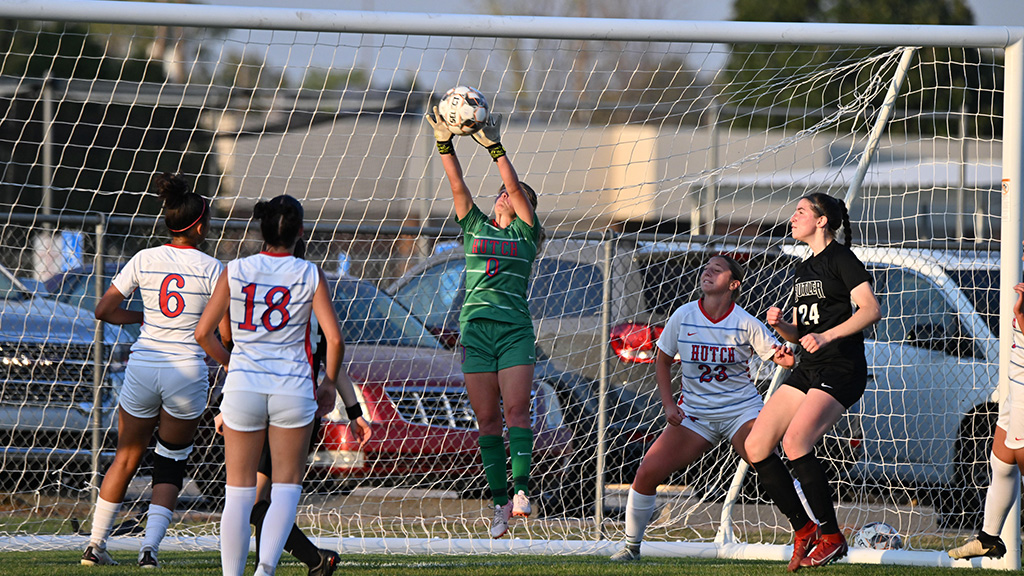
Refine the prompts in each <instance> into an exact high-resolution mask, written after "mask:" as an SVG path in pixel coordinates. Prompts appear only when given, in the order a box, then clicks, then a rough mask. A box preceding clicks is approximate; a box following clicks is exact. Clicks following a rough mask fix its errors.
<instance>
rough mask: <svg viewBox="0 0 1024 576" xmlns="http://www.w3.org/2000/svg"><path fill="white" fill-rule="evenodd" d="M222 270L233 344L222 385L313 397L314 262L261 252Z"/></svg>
mask: <svg viewBox="0 0 1024 576" xmlns="http://www.w3.org/2000/svg"><path fill="white" fill-rule="evenodd" d="M227 275H228V289H229V291H230V294H231V308H230V316H231V339H232V341H233V342H234V347H233V348H232V350H231V361H230V363H229V364H228V374H227V377H226V378H225V380H224V390H225V391H247V392H259V393H262V394H283V395H290V396H303V397H310V398H312V397H313V374H312V368H311V364H310V363H311V361H312V358H311V352H310V351H311V345H310V341H309V319H310V316H311V314H312V310H313V293H314V292H316V287H317V285H318V284H319V282H320V274H319V269H318V268H317V266H316V264H313V263H312V262H308V261H306V260H302V259H300V258H295V257H294V256H291V255H277V254H269V253H266V252H262V253H260V254H255V255H253V256H249V257H247V258H241V259H238V260H233V261H231V262H229V263H228V266H227Z"/></svg>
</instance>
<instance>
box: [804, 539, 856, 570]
mask: <svg viewBox="0 0 1024 576" xmlns="http://www.w3.org/2000/svg"><path fill="white" fill-rule="evenodd" d="M849 549H850V548H849V546H847V545H846V538H844V537H843V535H842V533H836V534H823V535H822V536H821V538H819V539H818V545H817V546H815V547H814V550H811V553H810V554H808V555H807V557H806V558H804V559H803V560H801V561H800V566H801V567H812V566H824V565H825V564H831V563H833V562H835V561H836V560H839V559H840V558H842V557H843V556H846V552H847V550H849Z"/></svg>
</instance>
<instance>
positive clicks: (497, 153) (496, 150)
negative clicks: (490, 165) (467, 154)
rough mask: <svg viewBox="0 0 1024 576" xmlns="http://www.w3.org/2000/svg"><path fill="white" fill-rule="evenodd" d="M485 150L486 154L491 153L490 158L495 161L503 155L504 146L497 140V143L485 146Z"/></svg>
mask: <svg viewBox="0 0 1024 576" xmlns="http://www.w3.org/2000/svg"><path fill="white" fill-rule="evenodd" d="M487 152H488V154H490V155H491V160H494V161H495V162H497V161H498V158H501V157H502V156H504V155H505V147H504V146H502V145H501V142H498V143H497V144H494V145H493V146H488V147H487Z"/></svg>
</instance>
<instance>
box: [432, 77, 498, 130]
mask: <svg viewBox="0 0 1024 576" xmlns="http://www.w3.org/2000/svg"><path fill="white" fill-rule="evenodd" d="M437 111H438V113H439V114H440V115H441V120H442V121H443V122H444V123H445V125H446V126H448V129H449V130H451V131H452V134H455V135H456V136H468V135H470V134H472V133H474V132H476V131H477V130H479V129H480V128H482V127H483V125H484V123H485V122H487V119H488V118H489V117H490V112H489V110H488V107H487V99H486V98H484V95H483V94H481V93H480V91H479V90H477V89H476V88H470V87H469V86H456V87H455V88H452V89H451V90H449V91H447V92H445V94H444V97H443V98H441V102H440V103H439V104H438V105H437Z"/></svg>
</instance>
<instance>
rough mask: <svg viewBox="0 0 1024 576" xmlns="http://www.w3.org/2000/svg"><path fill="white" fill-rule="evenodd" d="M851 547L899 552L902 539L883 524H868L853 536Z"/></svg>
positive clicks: (890, 527)
mask: <svg viewBox="0 0 1024 576" xmlns="http://www.w3.org/2000/svg"><path fill="white" fill-rule="evenodd" d="M853 545H854V546H856V547H858V548H871V549H873V550H900V549H901V548H903V538H902V537H901V536H900V533H899V531H897V530H896V529H895V528H893V527H892V526H890V525H888V524H886V523H885V522H868V523H867V524H865V525H864V526H863V527H862V528H861V529H860V530H858V531H857V533H856V534H855V535H854V536H853Z"/></svg>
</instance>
